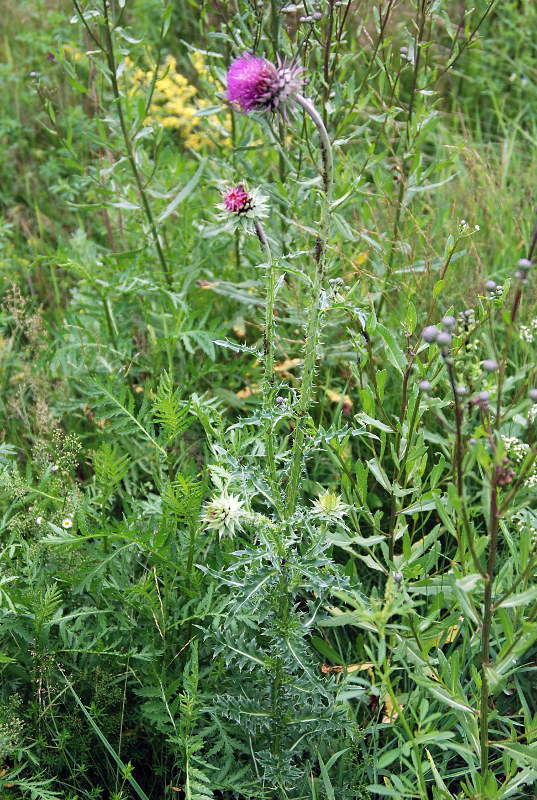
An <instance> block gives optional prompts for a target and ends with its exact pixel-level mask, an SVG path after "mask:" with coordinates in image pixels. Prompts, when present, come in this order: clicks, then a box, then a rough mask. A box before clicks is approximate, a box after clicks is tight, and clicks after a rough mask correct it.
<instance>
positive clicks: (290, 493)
mask: <svg viewBox="0 0 537 800" xmlns="http://www.w3.org/2000/svg"><path fill="white" fill-rule="evenodd" d="M302 71H303V70H302V68H300V67H298V66H297V65H296V64H294V63H291V64H290V65H289V66H287V64H286V61H285V60H284V61H283V62H282V61H281V59H280V58H279V57H278V65H277V66H275V65H274V64H272V63H271V62H270V61H268V60H267V59H265V58H259V57H255V56H252V55H249V54H245V55H244V56H241V57H239V58H238V59H236V60H235V61H234V62H233V63H232V64H231V66H230V68H229V70H228V99H229V101H230V102H231V103H233V104H235V105H236V106H237V107H238V108H239V109H240V111H242V112H243V113H245V114H247V113H250V112H252V111H256V112H260V113H267V112H279V113H280V114H282V115H283V116H284V118H285V119H286V120H287V119H288V113H287V112H288V111H289V112H290V113H293V111H294V110H295V105H296V106H298V107H300V108H302V109H303V110H304V111H305V112H306V113H307V114H308V115H309V117H310V118H311V119H312V121H313V123H314V124H315V126H316V128H317V131H318V134H319V145H320V151H321V177H322V184H323V193H322V201H321V218H320V222H319V227H318V233H317V237H316V241H315V253H314V266H315V272H314V276H313V281H312V288H311V298H310V305H309V308H308V314H307V327H306V342H305V349H304V367H303V373H302V381H301V387H300V391H299V397H298V401H297V403H296V409H295V420H296V429H295V434H294V441H293V447H292V452H291V463H290V468H289V477H288V483H287V487H286V493H285V513H286V516H287V518H290V517H292V516H293V514H294V511H295V506H296V501H297V495H298V490H299V485H300V476H301V473H302V468H303V462H304V442H305V426H306V421H307V414H308V410H309V407H310V402H311V398H312V393H313V383H314V375H315V363H316V359H317V347H318V340H319V323H320V320H319V311H320V301H321V292H322V289H323V282H324V278H325V273H326V249H327V245H328V237H329V233H330V207H331V201H332V187H333V181H334V165H333V157H332V145H331V142H330V138H329V136H328V133H327V131H326V128H325V125H324V122H323V120H322V118H321V116H320V115H319V113H318V112H317V111H316V109H315V107H314V106H313V104H312V102H311V101H310V100H308V99H307V98H305V97H304V96H303V95H302V94H300V92H299V89H300V88H301V84H302V79H301V75H302ZM256 230H257V229H256ZM258 236H259V238H260V241H261V242H262V244H263V243H264V242H266V237H264V234H262V233H261V234H260V232H259V231H258ZM266 246H267V245H266V244H265V247H266ZM267 256H268V257H269V258H270V252H269V251H268V252H267ZM270 260H271V261H272V259H271V258H270ZM270 275H271V278H270V281H269V286H268V288H267V324H266V329H265V337H266V340H267V343H266V345H265V357H266V358H267V354H268V353H269V351H270V353H269V355H268V358H269V360H270V361H269V366H268V367H267V365H266V366H265V376H266V377H267V376H268V381H269V384H272V382H273V376H272V362H273V355H272V353H273V350H272V344H269V342H270V339H271V338H272V337H271V336H270V334H272V333H273V327H272V318H273V308H274V288H275V283H274V274H273V272H272V271H271V273H270ZM267 388H268V387H267ZM269 413H270V408H269ZM270 447H272V445H270ZM272 461H273V458H272V457H271V456H269V465H271V462H272ZM270 470H271V474H272V476H273V480H274V478H275V475H274V472H273V468H272V466H270Z"/></svg>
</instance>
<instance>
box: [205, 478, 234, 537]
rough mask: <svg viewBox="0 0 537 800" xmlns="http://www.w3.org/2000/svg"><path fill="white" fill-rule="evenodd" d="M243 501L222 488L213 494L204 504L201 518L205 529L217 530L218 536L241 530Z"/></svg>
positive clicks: (232, 533) (231, 534)
mask: <svg viewBox="0 0 537 800" xmlns="http://www.w3.org/2000/svg"><path fill="white" fill-rule="evenodd" d="M243 505H244V503H243V502H242V500H239V499H238V497H235V495H233V494H228V491H227V489H224V490H223V491H222V493H221V494H220V495H219V496H215V497H213V498H212V500H209V502H208V503H206V505H205V510H204V512H203V516H202V520H203V522H204V523H205V527H206V528H207V530H214V531H218V538H219V539H221V538H222V536H225V535H226V534H229V535H230V536H233V535H234V534H235V533H236V531H240V530H242V526H241V523H240V517H241V514H242V507H243Z"/></svg>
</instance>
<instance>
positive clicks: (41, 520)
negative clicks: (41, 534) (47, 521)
mask: <svg viewBox="0 0 537 800" xmlns="http://www.w3.org/2000/svg"><path fill="white" fill-rule="evenodd" d="M36 522H37V524H38V525H41V523H42V522H43V517H37V519H36Z"/></svg>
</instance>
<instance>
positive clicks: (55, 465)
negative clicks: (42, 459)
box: [50, 464, 58, 472]
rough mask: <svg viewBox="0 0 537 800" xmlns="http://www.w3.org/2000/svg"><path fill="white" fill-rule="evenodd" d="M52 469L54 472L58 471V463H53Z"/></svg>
mask: <svg viewBox="0 0 537 800" xmlns="http://www.w3.org/2000/svg"><path fill="white" fill-rule="evenodd" d="M50 469H51V471H52V472H56V470H57V469H58V465H57V464H53V465H52V466H51V468H50Z"/></svg>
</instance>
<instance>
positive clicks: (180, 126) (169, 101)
mask: <svg viewBox="0 0 537 800" xmlns="http://www.w3.org/2000/svg"><path fill="white" fill-rule="evenodd" d="M192 63H193V65H194V69H195V70H196V72H197V73H198V76H199V77H200V79H203V80H204V81H206V82H207V83H209V84H213V85H214V83H215V81H214V78H213V77H212V75H211V74H210V72H209V69H208V68H207V66H206V64H205V61H204V58H203V55H202V54H201V53H200V52H197V51H196V52H194V54H193V56H192ZM125 67H126V68H125V75H126V77H127V80H128V81H129V84H130V85H129V89H128V91H129V94H130V95H131V96H135V95H137V94H138V93H139V92H140V91H143V92H144V93H145V92H146V91H147V89H148V87H149V86H150V85H151V82H152V81H153V79H154V75H155V73H154V70H151V69H150V70H148V71H147V72H145V71H144V70H143V69H141V68H140V67H134V65H133V63H132V62H131V61H130V60H129V59H126V64H125ZM210 105H211V103H210V101H209V100H207V99H206V98H204V97H200V96H199V92H198V89H197V88H196V87H195V86H193V85H192V84H191V83H189V82H188V80H187V78H186V77H185V76H184V75H182V74H181V73H180V72H178V70H177V61H176V59H175V58H174V57H173V56H167V57H166V58H165V59H164V62H163V63H162V64H161V65H160V67H159V68H158V70H157V77H156V80H155V87H154V91H153V96H152V99H151V104H150V106H149V109H148V110H149V115H148V116H147V118H146V119H145V120H144V124H145V125H151V124H153V123H154V122H156V123H158V124H159V125H162V126H163V127H165V128H173V129H174V130H177V131H178V132H179V135H180V136H181V139H182V140H183V141H184V143H185V145H186V146H187V147H191V148H192V149H193V150H201V148H202V147H203V146H204V145H210V144H212V143H213V142H214V141H219V142H220V143H222V144H225V145H226V144H229V143H230V140H229V132H230V129H231V119H230V117H229V114H226V118H225V119H224V120H221V119H220V118H219V116H218V115H217V114H207V115H206V116H200V111H202V110H203V109H204V108H208V107H209V106H210Z"/></svg>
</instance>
